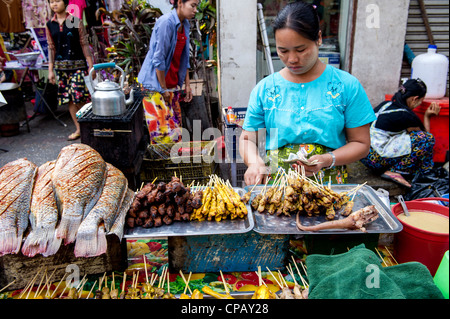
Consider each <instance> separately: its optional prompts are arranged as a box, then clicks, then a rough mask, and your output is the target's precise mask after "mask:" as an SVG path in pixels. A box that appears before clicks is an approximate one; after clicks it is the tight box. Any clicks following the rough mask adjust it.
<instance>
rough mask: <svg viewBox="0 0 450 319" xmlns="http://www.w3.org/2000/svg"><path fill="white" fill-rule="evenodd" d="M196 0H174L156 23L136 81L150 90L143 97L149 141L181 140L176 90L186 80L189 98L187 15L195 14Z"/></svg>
mask: <svg viewBox="0 0 450 319" xmlns="http://www.w3.org/2000/svg"><path fill="white" fill-rule="evenodd" d="M198 4H199V0H175V1H174V2H173V10H172V11H170V12H168V13H166V14H164V15H163V16H161V17H160V18H159V19H158V20H157V21H156V24H155V27H154V28H153V31H152V36H151V39H150V45H149V51H148V53H147V56H146V57H145V60H144V63H143V64H142V68H141V70H140V72H139V75H138V81H139V83H141V84H142V86H143V87H144V88H145V89H147V90H148V91H149V93H148V95H147V97H145V98H144V99H143V106H144V112H145V119H146V122H147V126H148V130H149V133H150V142H151V143H170V142H179V141H180V140H181V128H182V119H181V108H180V103H179V101H180V95H181V92H180V91H179V90H180V89H181V88H182V86H183V83H184V84H185V93H186V96H185V97H184V101H185V102H190V101H191V100H192V90H191V88H190V80H189V72H188V69H189V67H190V65H189V33H190V22H189V20H190V19H193V18H194V17H195V14H196V13H197V6H198Z"/></svg>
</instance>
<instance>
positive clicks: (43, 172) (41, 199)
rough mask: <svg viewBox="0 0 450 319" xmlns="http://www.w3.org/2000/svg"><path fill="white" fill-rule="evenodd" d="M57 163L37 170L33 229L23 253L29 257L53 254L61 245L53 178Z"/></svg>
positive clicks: (42, 166) (31, 221) (32, 210)
mask: <svg viewBox="0 0 450 319" xmlns="http://www.w3.org/2000/svg"><path fill="white" fill-rule="evenodd" d="M55 163H56V161H50V162H47V163H44V164H42V165H41V166H39V168H38V171H37V175H36V179H35V183H34V187H33V193H32V196H31V208H30V226H31V231H30V233H29V234H28V236H27V237H26V239H25V242H24V244H23V246H22V253H23V254H24V255H25V256H28V257H33V256H35V255H37V254H42V255H43V256H45V257H47V256H51V255H54V254H56V252H57V251H58V249H59V247H60V246H61V239H58V238H56V226H57V223H58V221H59V218H60V216H59V212H58V207H57V206H56V200H55V195H54V193H53V183H52V179H51V176H52V173H53V170H54V168H55Z"/></svg>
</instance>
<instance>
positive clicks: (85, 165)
mask: <svg viewBox="0 0 450 319" xmlns="http://www.w3.org/2000/svg"><path fill="white" fill-rule="evenodd" d="M134 196H135V193H134V192H133V191H132V190H130V189H129V188H128V181H127V179H126V177H125V176H124V174H123V173H122V172H121V171H120V170H119V169H117V168H116V167H114V166H113V165H111V164H109V163H106V162H105V161H104V160H103V158H102V157H101V155H100V154H99V153H98V152H97V151H96V150H94V149H93V148H91V147H90V146H88V145H85V144H79V143H77V144H72V145H69V146H66V147H64V148H62V149H61V151H60V153H59V155H58V157H57V159H56V160H54V161H50V162H47V163H45V164H43V165H41V166H39V167H38V166H36V165H35V164H34V163H32V162H31V161H29V160H27V159H26V158H21V159H18V160H15V161H12V162H10V163H7V164H6V165H4V166H3V167H1V168H0V256H3V255H6V254H17V253H18V252H19V251H21V252H22V253H23V254H24V255H25V256H29V257H33V256H35V255H37V254H41V255H43V256H46V257H47V256H51V255H54V254H55V253H56V252H57V251H58V249H59V248H60V246H61V244H62V243H63V242H64V244H65V245H67V244H70V243H75V256H76V257H94V256H99V255H101V254H103V253H105V252H106V250H107V240H106V235H109V234H116V235H117V236H118V237H119V239H122V237H123V226H124V223H125V216H126V213H127V211H128V209H129V207H130V205H131V203H132V201H133V199H134Z"/></svg>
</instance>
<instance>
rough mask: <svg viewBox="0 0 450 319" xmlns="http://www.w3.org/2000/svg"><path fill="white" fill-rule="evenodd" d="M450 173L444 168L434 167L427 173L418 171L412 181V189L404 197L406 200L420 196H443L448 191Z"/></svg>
mask: <svg viewBox="0 0 450 319" xmlns="http://www.w3.org/2000/svg"><path fill="white" fill-rule="evenodd" d="M448 182H449V173H448V171H447V170H446V169H445V168H443V167H439V168H434V169H432V170H431V171H429V172H427V173H417V174H416V175H415V176H414V178H413V180H412V182H411V189H410V190H409V192H408V193H406V195H405V196H403V197H404V199H405V201H410V200H414V199H418V198H428V197H441V196H442V195H443V194H447V193H448V189H449V183H448Z"/></svg>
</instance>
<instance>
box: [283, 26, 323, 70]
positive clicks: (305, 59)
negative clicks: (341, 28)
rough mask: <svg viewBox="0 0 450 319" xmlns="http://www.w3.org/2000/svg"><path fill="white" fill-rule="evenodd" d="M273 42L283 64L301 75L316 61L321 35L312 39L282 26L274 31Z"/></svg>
mask: <svg viewBox="0 0 450 319" xmlns="http://www.w3.org/2000/svg"><path fill="white" fill-rule="evenodd" d="M275 42H276V46H277V53H278V56H279V57H280V59H281V61H282V62H283V63H284V65H286V67H287V68H288V69H289V71H290V72H292V73H293V74H295V75H301V74H305V73H307V72H308V71H309V70H311V69H312V67H313V66H314V65H315V64H316V63H317V61H318V59H319V46H320V44H321V43H322V36H321V35H319V39H318V40H317V41H312V40H310V39H307V38H305V37H303V36H302V35H301V34H299V33H298V32H296V31H294V30H292V29H289V28H284V29H279V30H277V31H276V33H275Z"/></svg>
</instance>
